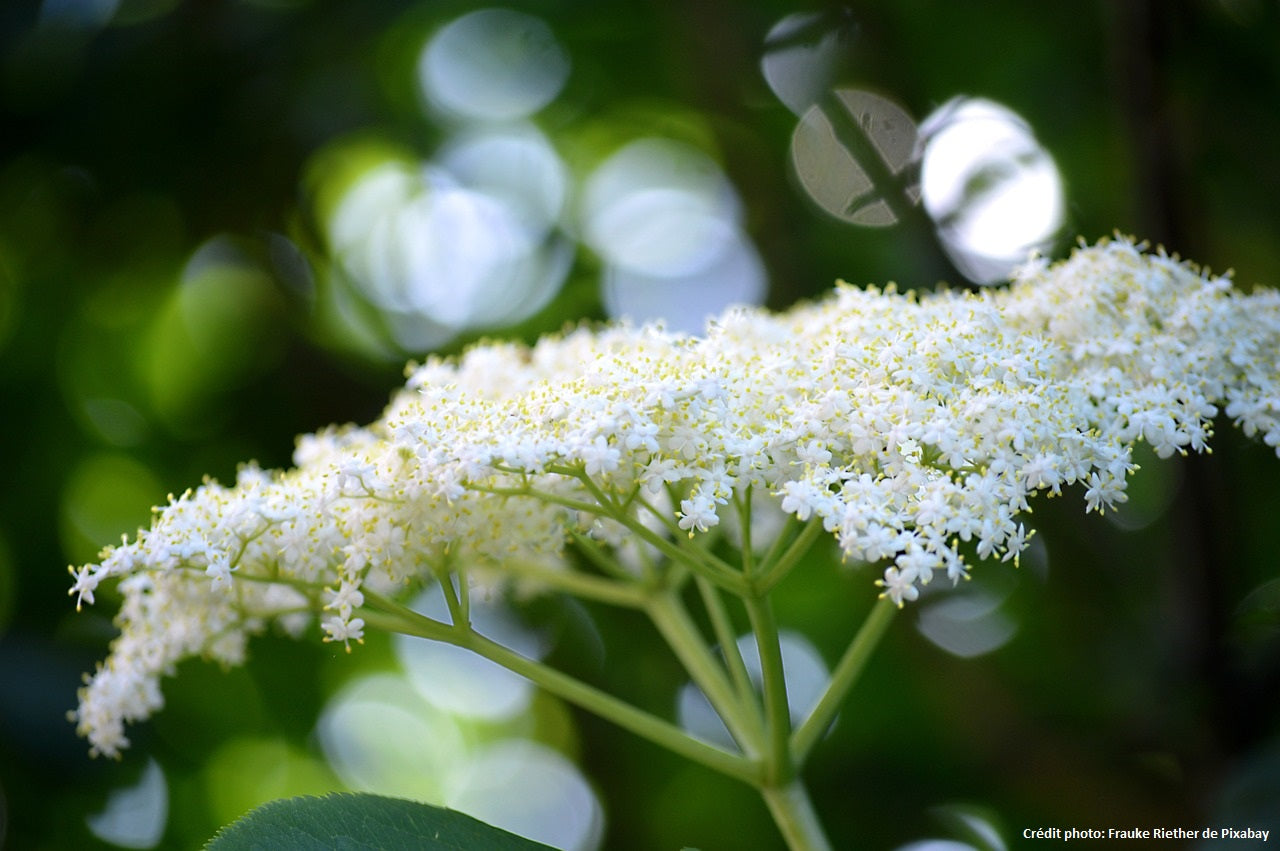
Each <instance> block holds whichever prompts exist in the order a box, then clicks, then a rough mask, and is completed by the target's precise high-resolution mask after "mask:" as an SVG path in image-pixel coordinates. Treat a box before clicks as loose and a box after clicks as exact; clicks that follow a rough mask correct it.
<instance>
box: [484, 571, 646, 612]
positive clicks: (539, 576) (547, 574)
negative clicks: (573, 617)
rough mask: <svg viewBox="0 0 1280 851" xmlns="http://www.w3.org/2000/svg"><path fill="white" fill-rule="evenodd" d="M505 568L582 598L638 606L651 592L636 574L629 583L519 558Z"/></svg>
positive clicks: (618, 604)
mask: <svg viewBox="0 0 1280 851" xmlns="http://www.w3.org/2000/svg"><path fill="white" fill-rule="evenodd" d="M502 568H503V569H504V570H507V571H509V572H510V573H511V574H513V575H515V576H518V577H521V578H523V579H532V580H533V581H534V582H537V583H539V584H541V585H545V586H547V587H549V588H554V589H556V590H557V591H563V592H565V593H566V594H572V595H574V596H575V597H579V598H581V599H583V600H593V601H595V602H597V603H606V604H608V605H612V606H622V607H624V608H630V609H636V608H639V607H641V606H642V605H644V601H645V598H646V597H648V595H649V591H648V589H646V588H644V587H643V586H641V585H638V584H636V583H637V580H636V579H635V578H634V577H632V579H631V582H630V583H626V582H619V581H617V580H613V579H607V578H605V577H603V576H595V575H593V574H590V573H583V572H582V571H579V570H574V569H572V568H565V569H564V570H555V569H552V568H546V567H537V566H535V565H531V564H520V563H518V562H506V563H504V564H503V565H502Z"/></svg>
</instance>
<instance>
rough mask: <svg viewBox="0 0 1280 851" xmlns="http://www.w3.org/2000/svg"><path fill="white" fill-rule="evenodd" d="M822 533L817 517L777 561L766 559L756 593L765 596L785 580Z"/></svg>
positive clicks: (820, 522) (801, 531)
mask: <svg viewBox="0 0 1280 851" xmlns="http://www.w3.org/2000/svg"><path fill="white" fill-rule="evenodd" d="M822 531H823V528H822V521H821V520H819V519H817V518H816V517H815V518H814V519H812V520H810V521H809V522H808V523H807V524H806V525H805V527H804V528H803V529H801V530H800V534H799V535H796V537H795V540H793V541H792V542H791V544H790V545H789V546H788V547H787V549H786V551H785V552H783V553H782V554H781V555H780V556H778V557H777V560H776V561H771V560H770V559H768V558H767V557H766V560H765V563H764V564H763V565H762V568H763V569H762V571H761V572H762V575H761V576H760V579H759V580H758V581H757V582H756V592H757V593H758V594H760V595H761V596H764V595H765V594H767V593H769V592H770V591H771V590H773V588H774V586H776V585H777V584H778V583H779V582H781V581H782V580H783V579H785V578H786V576H787V574H788V573H790V572H791V570H792V568H794V567H795V566H796V565H797V564H799V563H800V558H801V556H803V555H804V554H805V553H807V552H808V551H809V548H810V547H811V546H813V542H814V541H815V540H817V538H818V536H819V535H821V534H822Z"/></svg>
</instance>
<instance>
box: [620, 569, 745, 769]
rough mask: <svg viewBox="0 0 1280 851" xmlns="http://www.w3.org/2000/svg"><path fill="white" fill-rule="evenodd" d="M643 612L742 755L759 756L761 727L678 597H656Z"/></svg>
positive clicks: (659, 595) (670, 593) (668, 594)
mask: <svg viewBox="0 0 1280 851" xmlns="http://www.w3.org/2000/svg"><path fill="white" fill-rule="evenodd" d="M645 611H646V612H647V613H648V614H649V618H650V620H652V621H653V625H654V626H655V627H657V629H658V632H659V633H661V634H662V637H663V639H665V640H666V642H667V645H668V646H669V647H670V648H671V650H672V652H673V653H675V654H676V658H678V659H679V660H680V663H681V664H682V665H684V669H685V670H686V671H687V672H688V673H689V677H690V678H691V679H692V680H693V682H694V684H696V685H697V686H698V688H700V689H702V693H703V694H704V695H706V697H707V700H709V701H710V702H711V706H712V707H713V708H714V709H715V711H716V714H718V715H719V716H720V719H721V720H722V721H724V724H725V726H726V727H727V728H728V729H729V733H730V735H732V736H733V738H734V741H736V742H737V743H738V746H739V747H741V748H742V751H743V753H745V754H746V755H747V757H749V758H752V759H755V758H756V757H758V756H759V755H760V754H761V751H762V750H763V745H764V727H763V726H762V725H761V723H760V719H759V717H757V716H756V715H755V714H754V713H752V712H750V711H748V709H747V705H748V704H745V703H744V702H743V701H741V700H740V699H739V697H738V695H737V694H736V693H735V691H734V688H733V686H732V685H731V684H730V683H729V679H728V677H726V676H725V673H724V671H723V670H722V669H721V667H720V665H719V664H718V663H717V662H716V659H715V656H714V655H713V654H712V652H711V651H710V650H709V649H708V648H707V644H706V642H705V641H704V640H703V638H702V635H701V633H699V632H698V628H697V626H695V625H694V623H693V621H692V620H691V619H690V617H689V613H688V612H687V611H686V610H685V607H684V604H683V603H682V602H681V601H680V598H679V597H678V596H676V594H674V593H672V592H666V593H661V594H655V595H653V597H651V598H650V599H649V603H648V605H646V607H645Z"/></svg>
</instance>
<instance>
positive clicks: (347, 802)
mask: <svg viewBox="0 0 1280 851" xmlns="http://www.w3.org/2000/svg"><path fill="white" fill-rule="evenodd" d="M547 847H548V846H546V845H543V844H541V843H538V842H532V841H530V840H528V839H524V838H521V837H519V836H516V835H515V834H513V833H508V832H507V831H505V830H499V829H498V828H496V827H491V826H490V825H487V824H485V823H484V822H482V821H478V820H476V819H473V818H472V817H471V816H468V815H465V814H463V813H460V812H456V811H454V810H445V809H440V808H439V807H431V806H428V805H426V804H419V803H415V802H413V801H402V800H399V799H396V798H384V797H381V796H379V795H328V796H326V797H324V798H289V799H288V800H283V801H273V802H271V803H270V804H264V805H263V806H261V807H259V808H258V809H256V810H254V811H253V812H251V813H249V814H248V815H246V816H245V817H244V818H241V819H239V820H238V821H236V822H234V823H233V824H231V825H228V826H227V827H224V828H223V829H222V830H220V831H218V835H217V836H215V837H214V838H213V839H212V840H210V841H209V844H208V845H206V846H205V848H206V849H207V851H237V850H238V849H246V851H248V849H272V848H279V849H301V848H317V849H319V848H325V849H332V848H341V849H347V851H356V849H369V851H376V849H395V848H413V849H423V851H430V849H440V851H450V850H451V849H453V851H467V849H473V848H487V849H492V851H536V849H539V848H541V849H546V848H547Z"/></svg>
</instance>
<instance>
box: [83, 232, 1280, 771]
mask: <svg viewBox="0 0 1280 851" xmlns="http://www.w3.org/2000/svg"><path fill="white" fill-rule="evenodd" d="M1278 363H1280V295H1278V294H1277V293H1276V292H1275V291H1271V290H1266V291H1259V292H1256V293H1254V294H1251V295H1244V294H1241V293H1240V292H1237V291H1234V290H1233V289H1232V288H1231V286H1230V284H1229V282H1228V281H1226V280H1224V279H1222V278H1209V277H1206V276H1202V275H1201V274H1200V273H1199V272H1198V271H1197V270H1195V269H1194V268H1192V267H1190V266H1187V265H1184V264H1181V263H1179V262H1176V261H1175V260H1173V259H1170V258H1168V257H1166V256H1164V255H1163V254H1161V255H1150V254H1145V253H1143V252H1142V251H1141V250H1140V248H1139V247H1137V246H1135V245H1133V244H1132V243H1129V242H1126V241H1115V242H1109V243H1103V244H1100V245H1098V246H1096V247H1092V248H1083V249H1081V250H1078V251H1076V252H1075V254H1074V255H1073V256H1072V257H1071V258H1070V259H1069V260H1067V261H1064V262H1063V263H1060V264H1057V265H1048V264H1047V263H1045V262H1041V261H1036V262H1033V263H1031V264H1029V265H1028V266H1027V267H1025V268H1024V269H1022V270H1021V271H1020V273H1019V274H1018V276H1017V280H1016V281H1015V282H1014V284H1013V285H1012V286H1011V287H1009V288H1007V289H1003V290H999V291H992V290H985V291H983V292H981V293H978V294H972V293H956V292H940V293H937V294H931V295H925V296H921V297H916V296H914V295H912V294H899V293H897V292H895V291H894V289H893V288H889V289H886V290H878V289H875V288H869V289H865V290H863V289H855V288H852V287H849V286H847V285H841V286H840V287H838V289H837V290H836V292H835V293H834V294H833V295H832V296H831V297H830V298H828V299H826V300H824V301H822V302H820V303H816V304H811V305H805V306H801V307H797V308H795V309H793V310H791V311H790V312H787V313H783V314H778V315H770V314H767V313H764V312H760V311H755V310H734V311H730V312H729V313H727V314H726V315H724V316H723V317H721V318H720V319H719V320H717V321H715V322H713V323H712V324H710V325H709V327H708V329H707V332H706V335H705V336H704V337H701V338H688V337H681V336H675V335H671V334H668V333H665V332H664V331H662V330H661V329H660V328H657V327H644V328H630V327H610V328H606V329H604V330H601V331H594V332H593V331H588V330H579V331H575V332H572V333H569V334H567V335H565V336H563V337H559V338H549V339H544V340H543V341H541V342H539V343H538V344H537V345H535V346H533V347H531V348H530V347H524V346H518V345H502V344H485V345H481V346H477V347H475V348H473V349H472V350H470V351H469V352H468V353H467V354H465V355H464V356H462V357H460V358H458V359H456V360H433V361H431V362H428V363H427V364H425V365H423V366H420V367H415V368H411V370H410V375H409V381H408V384H407V386H406V388H405V389H404V390H403V391H401V392H400V393H399V395H398V396H397V397H396V398H395V399H394V400H393V401H392V402H391V404H390V406H389V407H388V408H387V410H386V412H385V414H384V416H383V417H382V419H381V420H379V421H378V422H376V423H374V424H373V425H372V426H370V427H369V428H367V429H359V428H344V429H334V430H330V431H326V432H322V433H320V434H317V435H315V436H309V437H304V438H302V439H301V440H300V442H299V445H298V450H297V452H296V455H295V463H296V465H297V466H296V467H295V468H294V469H292V470H289V471H287V472H282V473H281V472H264V471H262V470H259V469H257V468H256V467H247V468H245V469H244V470H242V471H241V473H240V475H239V477H238V480H237V482H236V484H235V486H234V487H223V486H221V485H219V484H217V483H215V482H206V483H205V484H204V485H203V486H202V487H200V488H199V489H197V490H196V491H195V492H193V493H188V494H186V495H184V496H183V497H181V498H179V499H176V500H173V501H171V503H170V504H169V505H168V506H166V507H163V508H161V509H158V510H157V515H156V518H155V521H154V523H153V524H152V526H151V528H150V529H148V530H143V531H141V532H139V534H138V536H137V537H136V539H135V540H134V541H133V542H132V543H128V542H126V543H125V544H123V545H121V546H119V547H115V548H109V549H107V550H105V551H104V553H103V555H102V559H101V561H100V563H98V564H91V565H87V566H84V567H81V568H78V569H73V571H72V572H73V575H74V577H75V584H74V586H73V588H72V589H71V592H72V593H73V594H75V595H77V597H78V600H79V601H81V602H90V603H92V602H93V597H94V590H95V589H96V588H97V587H98V585H99V584H100V583H101V582H103V581H104V580H106V579H108V578H118V579H119V580H120V581H119V593H120V594H122V595H123V598H124V602H123V606H122V608H121V611H120V614H119V615H118V617H117V618H116V623H117V625H118V626H119V627H120V629H121V634H120V636H119V637H118V638H117V639H116V640H115V642H114V643H113V644H112V647H111V654H110V657H109V658H108V659H107V661H106V663H105V664H103V665H101V666H100V667H99V669H98V671H97V672H96V673H95V674H94V675H93V676H92V677H89V678H87V683H86V685H85V686H84V688H82V689H81V691H80V707H79V709H78V710H77V711H75V712H74V713H72V716H73V719H74V720H75V721H76V722H77V724H78V730H79V732H80V733H81V734H82V735H85V736H87V737H88V738H89V741H90V743H91V745H92V749H93V752H95V753H103V754H108V755H114V754H117V753H118V752H119V750H120V749H121V748H122V747H125V746H127V744H128V741H127V739H126V738H125V736H124V723H125V722H127V721H134V720H138V719H140V718H143V717H145V716H147V715H149V714H150V713H151V712H153V711H155V710H156V709H157V708H158V707H159V706H160V705H161V702H162V698H161V694H160V690H159V687H158V679H159V678H160V677H161V676H163V675H166V674H170V673H172V671H173V669H174V666H175V664H176V663H177V662H178V661H179V660H181V659H183V658H185V657H188V656H192V655H204V656H206V657H210V658H213V659H216V660H219V661H221V662H223V663H226V664H237V663H239V662H240V661H241V659H242V657H243V654H244V647H245V641H246V636H247V635H249V634H251V633H254V632H256V631H259V630H261V629H263V628H264V627H265V625H266V624H267V623H268V622H270V621H273V620H275V621H279V622H281V623H283V624H284V625H285V627H286V628H289V629H293V630H300V629H302V628H304V627H305V625H306V623H307V622H308V615H309V614H311V613H320V614H321V615H322V620H321V626H322V628H323V630H324V631H325V633H326V637H327V639H329V640H334V641H342V642H348V641H350V640H353V639H354V640H357V641H358V640H359V639H360V637H361V635H362V630H363V627H364V622H363V621H362V620H361V618H360V617H358V616H357V613H358V612H359V611H360V610H361V606H362V605H363V603H364V592H368V591H378V592H379V593H387V592H389V591H395V590H397V589H399V588H401V587H402V586H403V585H404V584H405V583H411V582H421V581H424V580H426V579H429V578H431V577H432V576H435V577H442V576H445V575H447V574H450V573H463V572H465V573H466V575H467V576H468V577H473V578H474V577H475V576H476V573H475V571H476V570H479V569H485V570H486V571H487V572H486V573H485V576H486V577H490V578H489V579H487V580H486V581H492V579H491V577H493V576H494V575H498V576H499V577H500V576H501V575H502V568H503V566H504V565H511V564H517V563H518V564H520V565H524V566H530V565H532V566H534V567H535V568H537V569H541V570H561V571H563V570H574V569H579V568H575V567H573V566H572V565H571V564H570V563H569V562H568V561H567V560H566V559H565V558H564V557H563V556H564V550H565V548H566V543H567V542H568V541H569V540H571V539H573V538H576V539H577V540H579V541H581V540H584V539H586V538H594V539H595V540H597V541H598V542H600V544H601V545H610V544H612V545H618V546H621V545H623V544H625V543H626V538H627V537H631V538H634V535H633V534H631V533H630V532H626V529H627V528H628V527H627V526H626V525H625V524H623V523H619V522H618V519H617V518H618V517H619V514H618V512H619V511H623V512H628V516H629V517H630V518H632V519H634V520H635V521H636V523H637V524H643V526H644V529H645V530H649V531H650V532H651V534H653V535H654V536H665V537H663V540H665V541H666V542H668V543H670V544H672V545H673V546H684V545H687V544H688V542H687V540H682V539H685V538H687V537H692V536H694V535H695V534H696V533H699V532H705V531H706V530H708V529H710V528H712V527H714V526H716V525H717V524H719V523H720V521H721V519H722V517H723V516H724V515H725V511H726V506H728V505H729V504H730V503H731V501H735V500H736V501H738V504H739V505H741V504H742V501H743V500H745V499H750V498H752V495H754V498H755V499H756V500H757V501H759V500H762V499H773V500H774V501H775V504H776V505H780V507H781V509H782V510H783V511H784V512H786V513H788V514H790V515H793V516H794V517H795V518H797V519H798V520H799V521H807V522H811V523H821V524H822V526H823V527H825V529H826V530H827V531H828V532H830V533H832V534H834V536H835V538H836V539H837V541H838V542H839V545H840V546H841V547H842V549H843V551H844V553H845V554H846V556H847V557H848V558H849V559H851V560H856V561H860V562H881V563H884V564H885V565H886V566H885V569H884V573H883V577H882V578H881V579H880V580H879V581H878V583H877V584H879V585H880V586H881V587H882V588H883V595H884V596H888V597H889V598H891V599H892V600H893V601H894V602H896V603H898V604H899V605H901V604H902V602H903V601H909V600H913V599H915V598H916V596H917V594H918V589H919V587H920V586H921V585H924V584H926V583H928V582H929V581H930V580H931V579H932V578H933V577H934V575H935V573H937V572H939V571H941V572H944V573H945V574H946V576H947V577H948V578H950V579H951V580H953V581H955V580H958V579H959V578H961V577H964V576H965V575H966V573H967V569H968V568H967V566H966V563H965V560H964V557H963V556H962V552H969V551H972V552H974V553H976V554H977V556H978V557H980V558H986V557H989V556H992V557H999V558H1002V559H1006V560H1008V559H1013V558H1016V556H1017V555H1018V553H1019V552H1020V551H1021V550H1022V549H1023V548H1024V547H1025V545H1026V542H1027V531H1026V530H1025V528H1024V527H1023V525H1022V524H1021V523H1020V522H1019V519H1018V518H1019V515H1020V514H1021V513H1022V512H1023V511H1025V510H1026V509H1027V505H1028V498H1029V497H1030V496H1031V495H1032V494H1033V493H1034V492H1037V491H1048V492H1050V493H1053V494H1057V493H1059V492H1061V490H1062V488H1064V487H1065V486H1068V485H1073V484H1078V485H1080V486H1082V488H1083V489H1084V496H1085V500H1086V502H1087V505H1088V508H1089V509H1091V510H1092V509H1099V510H1102V509H1104V508H1105V507H1107V506H1111V505H1113V504H1115V503H1118V502H1122V501H1123V500H1124V498H1125V493H1124V490H1125V480H1126V476H1127V475H1128V473H1129V472H1131V471H1132V470H1133V469H1134V465H1133V463H1132V459H1131V450H1132V447H1133V444H1134V443H1135V441H1138V440H1144V441H1146V442H1147V443H1149V444H1150V445H1151V446H1152V447H1154V449H1155V451H1156V452H1157V453H1158V454H1159V455H1161V456H1168V455H1170V454H1173V453H1175V452H1185V451H1187V450H1188V449H1191V450H1201V449H1203V448H1204V447H1205V444H1206V441H1207V439H1208V437H1209V435H1210V421H1211V419H1212V418H1213V417H1215V416H1216V415H1217V414H1218V412H1219V410H1220V408H1221V409H1223V410H1224V412H1225V414H1226V416H1227V417H1229V418H1231V419H1233V420H1235V421H1236V422H1238V423H1239V424H1240V425H1241V427H1242V428H1243V429H1244V431H1245V432H1246V433H1248V434H1254V433H1261V434H1262V435H1263V436H1264V439H1265V440H1266V442H1267V443H1268V444H1270V445H1273V446H1277V445H1278V444H1280V368H1278V367H1277V364H1278ZM593 507H595V508H598V510H593ZM629 528H630V529H631V531H632V532H635V531H636V530H637V529H639V528H640V526H638V525H632V526H630V527H629ZM652 530H657V531H656V532H655V531H652ZM650 543H652V541H650ZM631 544H632V545H633V546H634V544H635V542H634V540H633V541H631ZM362 589H364V591H362Z"/></svg>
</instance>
